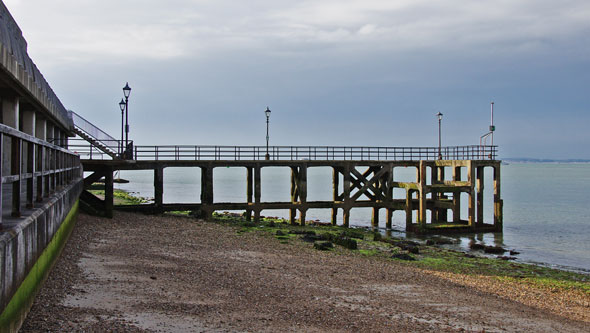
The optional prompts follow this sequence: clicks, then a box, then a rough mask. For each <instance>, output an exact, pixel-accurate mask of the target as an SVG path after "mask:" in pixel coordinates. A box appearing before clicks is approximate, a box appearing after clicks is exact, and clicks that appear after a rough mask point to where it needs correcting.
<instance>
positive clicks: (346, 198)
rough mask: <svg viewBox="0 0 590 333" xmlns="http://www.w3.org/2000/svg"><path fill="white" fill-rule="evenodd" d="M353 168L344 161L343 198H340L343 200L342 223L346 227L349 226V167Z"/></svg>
mask: <svg viewBox="0 0 590 333" xmlns="http://www.w3.org/2000/svg"><path fill="white" fill-rule="evenodd" d="M351 167H352V168H353V167H354V166H352V165H351V164H350V163H346V164H345V165H344V170H343V173H342V175H343V180H344V184H342V185H343V193H344V198H342V199H343V200H344V209H343V212H342V220H343V221H342V225H343V226H344V227H346V228H348V227H349V226H350V205H351V202H350V179H351V175H350V168H351Z"/></svg>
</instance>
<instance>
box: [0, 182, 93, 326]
mask: <svg viewBox="0 0 590 333" xmlns="http://www.w3.org/2000/svg"><path fill="white" fill-rule="evenodd" d="M82 187H83V181H82V179H81V178H80V179H79V180H78V181H74V182H72V183H71V184H70V185H68V186H67V187H65V188H64V189H62V190H61V191H56V192H55V193H54V195H53V196H52V197H51V198H50V199H49V200H48V201H47V202H46V203H45V204H44V205H43V206H42V207H40V208H38V209H36V210H34V211H33V213H32V214H31V215H29V216H27V217H24V218H23V219H22V221H20V222H19V223H18V225H17V226H15V227H14V228H12V229H10V230H8V231H7V232H5V233H3V234H2V235H0V313H1V315H0V332H14V331H17V330H18V329H19V327H20V325H21V324H22V322H23V320H24V318H25V316H26V314H27V313H28V311H29V308H30V306H31V304H32V301H33V299H34V297H35V294H36V292H37V291H38V289H39V287H40V285H41V284H42V282H43V281H44V279H45V278H46V277H47V274H48V273H49V270H50V269H51V267H52V265H53V263H54V262H55V260H56V259H57V257H58V256H59V253H60V252H61V249H62V248H63V246H64V244H65V242H66V241H67V239H68V237H69V234H70V232H71V230H72V228H73V227H74V225H75V221H76V215H77V212H78V198H79V196H80V193H81V191H82Z"/></svg>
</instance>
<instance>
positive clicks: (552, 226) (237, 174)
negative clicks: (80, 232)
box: [116, 163, 590, 272]
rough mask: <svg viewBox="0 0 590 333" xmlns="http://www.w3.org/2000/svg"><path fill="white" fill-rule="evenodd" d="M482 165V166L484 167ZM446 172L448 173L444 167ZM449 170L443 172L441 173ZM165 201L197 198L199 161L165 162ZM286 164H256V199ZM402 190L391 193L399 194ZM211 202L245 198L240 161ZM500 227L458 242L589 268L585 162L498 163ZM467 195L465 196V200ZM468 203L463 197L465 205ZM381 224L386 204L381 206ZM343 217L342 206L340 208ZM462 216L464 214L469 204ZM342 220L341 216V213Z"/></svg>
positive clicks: (317, 192)
mask: <svg viewBox="0 0 590 333" xmlns="http://www.w3.org/2000/svg"><path fill="white" fill-rule="evenodd" d="M486 170H487V169H486ZM489 170H490V171H488V172H487V173H486V177H485V195H486V201H485V202H484V208H485V210H484V220H485V221H486V222H490V221H491V219H492V214H493V213H492V195H491V193H492V189H493V185H492V180H491V169H489ZM449 174H450V173H449ZM447 176H449V175H447ZM121 177H122V178H125V179H128V180H130V181H131V182H130V183H129V184H117V185H116V186H117V187H118V188H121V189H125V190H128V191H131V192H136V193H138V194H139V195H141V196H144V197H149V198H151V197H153V195H154V190H153V172H152V171H132V172H125V171H123V172H122V173H121ZM331 177H332V173H331V169H329V168H310V169H308V201H312V200H331V198H332V178H331ZM394 177H395V179H396V180H401V181H414V180H415V177H416V172H415V169H413V168H396V169H395V175H394ZM164 184H165V185H164V202H199V201H200V199H199V196H200V171H199V169H198V168H190V169H189V168H167V169H165V171H164ZM289 191H290V170H289V169H288V168H263V169H262V198H261V200H262V201H289V200H290V197H289ZM404 195H405V193H404V192H403V190H399V191H398V190H396V192H394V197H396V198H403V197H404ZM214 198H215V202H232V201H233V202H244V201H245V198H246V170H245V168H216V169H215V170H214ZM502 198H503V200H504V233H502V234H494V233H486V234H477V235H473V236H470V237H456V239H457V240H458V241H459V245H458V247H461V248H464V249H465V248H467V244H468V243H469V241H470V240H471V239H477V240H479V241H482V242H484V243H486V244H490V245H492V244H495V245H501V246H504V247H506V248H508V249H515V250H517V251H519V252H520V254H519V255H518V256H517V257H518V258H519V259H518V260H519V261H525V262H534V263H541V264H546V265H551V266H557V267H562V268H568V269H573V270H577V271H584V272H590V241H589V239H590V200H589V198H590V164H533V163H531V164H525V163H522V164H520V163H518V164H510V165H503V166H502ZM464 202H466V200H464ZM464 206H466V205H464ZM381 214H382V216H381V219H380V220H381V221H382V226H384V222H383V221H385V211H384V210H383V212H382V213H381ZM263 215H266V216H278V217H284V218H286V217H288V211H287V210H276V211H275V210H268V211H263ZM339 215H340V216H339V218H340V219H341V218H342V216H341V212H339ZM461 217H462V218H463V219H466V217H467V208H466V207H464V209H463V211H462V212H461ZM370 218H371V210H370V209H364V208H358V209H353V210H352V211H351V224H352V225H356V226H370ZM307 219H318V220H321V221H329V220H330V210H327V209H325V210H322V209H311V210H309V211H308V213H307ZM393 222H394V229H396V230H397V231H396V230H394V233H396V234H397V233H399V234H400V235H404V233H403V229H404V226H405V216H404V213H402V212H396V213H395V214H394V221H393ZM340 223H341V221H340Z"/></svg>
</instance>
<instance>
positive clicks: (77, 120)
mask: <svg viewBox="0 0 590 333" xmlns="http://www.w3.org/2000/svg"><path fill="white" fill-rule="evenodd" d="M69 112H70V114H71V115H72V120H73V121H74V126H75V127H76V128H77V129H79V130H80V131H82V132H84V133H86V134H87V135H88V136H90V137H91V138H92V139H93V140H95V141H97V142H100V143H102V144H103V145H104V146H105V147H107V148H109V149H110V150H112V151H113V152H114V153H117V152H118V151H119V145H120V142H119V140H117V139H115V138H113V137H112V136H110V135H109V134H107V133H106V132H105V131H103V130H101V129H100V128H98V127H96V126H95V125H94V124H92V123H91V122H89V121H88V120H86V119H84V117H82V116H80V115H79V114H77V113H76V112H74V111H71V110H70V111H69Z"/></svg>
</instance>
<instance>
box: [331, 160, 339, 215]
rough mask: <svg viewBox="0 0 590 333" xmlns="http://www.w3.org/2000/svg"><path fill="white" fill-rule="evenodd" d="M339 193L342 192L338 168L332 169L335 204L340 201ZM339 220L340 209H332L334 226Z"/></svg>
mask: <svg viewBox="0 0 590 333" xmlns="http://www.w3.org/2000/svg"><path fill="white" fill-rule="evenodd" d="M339 191H340V172H339V171H338V169H337V168H336V167H333V168H332V199H333V201H334V204H336V202H337V201H339V200H338V199H339V196H338V194H339ZM337 220H338V208H337V207H333V208H332V225H337Z"/></svg>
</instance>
